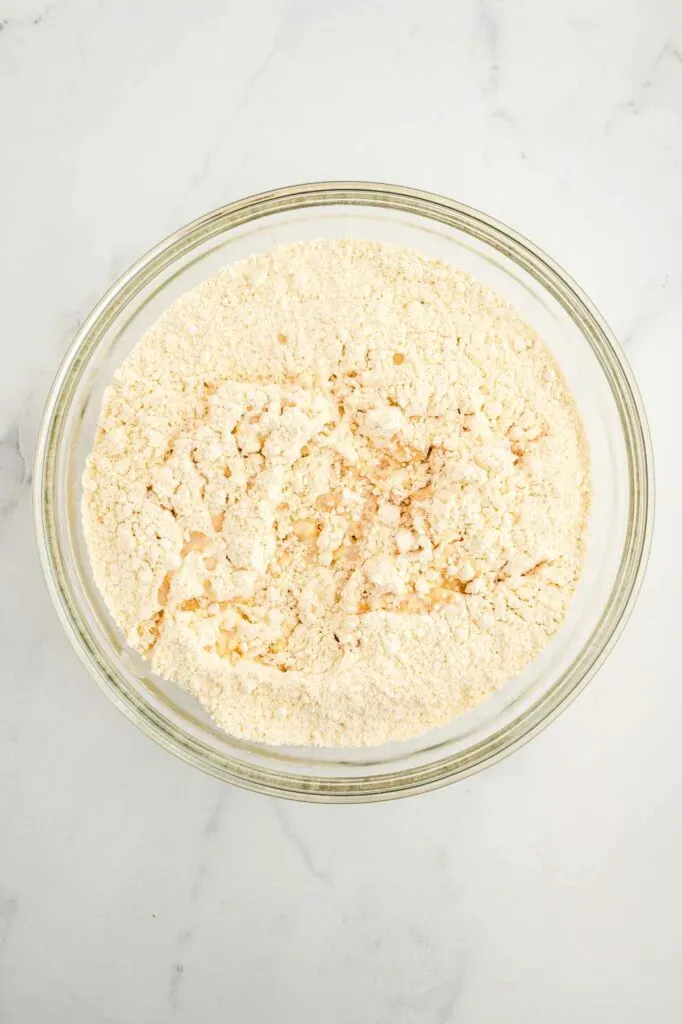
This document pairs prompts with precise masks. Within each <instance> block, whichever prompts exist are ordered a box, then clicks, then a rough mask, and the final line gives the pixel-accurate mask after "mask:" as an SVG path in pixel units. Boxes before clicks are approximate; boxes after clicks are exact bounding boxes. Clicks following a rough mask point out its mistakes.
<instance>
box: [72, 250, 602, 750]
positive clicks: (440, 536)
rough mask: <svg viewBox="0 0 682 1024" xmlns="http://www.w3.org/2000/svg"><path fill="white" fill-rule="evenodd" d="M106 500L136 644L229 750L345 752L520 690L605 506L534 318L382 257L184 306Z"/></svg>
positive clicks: (109, 424)
mask: <svg viewBox="0 0 682 1024" xmlns="http://www.w3.org/2000/svg"><path fill="white" fill-rule="evenodd" d="M83 487H84V496H83V521H84V525H85V534H86V539H87V544H88V549H89V553H90V558H91V562H92V567H93V571H94V575H95V579H96V582H97V585H98V586H99V588H100V590H101V591H102V594H103V595H104V598H105V600H106V603H107V606H108V608H109V610H110V612H111V614H112V615H113V617H114V619H115V620H116V622H117V623H118V625H119V626H120V627H121V629H123V630H124V632H125V635H126V638H127V640H128V643H129V644H131V645H132V646H133V647H134V648H135V649H136V650H137V651H140V652H141V653H142V654H144V655H145V656H147V657H148V658H150V660H151V663H152V665H153V667H154V669H155V670H156V671H157V672H158V673H160V674H161V675H162V676H164V677H165V678H167V679H170V680H176V681H177V682H178V683H180V684H182V685H183V686H184V687H185V688H186V689H188V690H189V691H190V692H191V693H194V694H196V695H197V696H198V697H199V699H200V700H201V702H202V704H203V705H204V706H205V707H206V708H207V709H208V711H209V712H210V713H211V715H213V717H214V718H215V720H216V721H217V722H218V724H219V725H220V726H222V727H223V728H224V729H225V730H226V731H228V732H229V733H231V734H233V735H235V736H238V737H244V738H248V739H252V740H259V741H264V742H266V743H274V744H302V745H329V746H339V745H343V746H357V745H369V744H377V743H382V742H385V741H388V740H399V739H404V738H406V737H411V736H415V735H418V734H420V733H423V732H424V731H426V730H427V729H430V728H432V727H435V726H438V725H442V724H443V723H445V722H447V721H448V720H449V719H451V718H452V717H453V716H455V715H458V714H460V713H461V712H463V711H465V710H467V709H468V708H471V707H472V706H474V705H475V704H477V703H478V702H479V701H481V700H482V699H483V698H484V697H485V696H486V695H487V694H489V693H490V692H491V691H493V690H494V689H496V688H498V687H499V686H500V685H501V684H502V683H504V681H505V680H507V679H509V678H510V677H512V676H514V675H516V674H517V673H518V672H520V670H521V669H523V668H524V666H525V665H527V664H528V662H530V661H531V659H533V658H534V657H535V656H536V655H537V654H538V652H539V651H540V650H541V649H542V648H543V647H544V646H545V645H546V644H547V642H548V641H549V639H550V638H551V636H552V635H553V633H555V631H556V630H557V629H558V628H559V626H560V625H561V623H562V621H563V619H564V616H565V614H566V611H567V608H568V605H569V603H570V600H571V597H572V594H573V592H574V590H575V587H576V583H577V580H578V577H579V575H580V571H581V567H582V564H583V557H584V547H585V540H586V529H587V513H588V506H589V492H590V484H589V464H588V453H587V447H586V443H585V437H584V432H583V429H582V425H581V422H580V419H579V415H578V412H577V409H576V404H575V402H574V399H573V397H572V396H571V394H570V392H569V390H568V388H567V385H566V383H565V381H564V379H563V377H562V375H561V373H560V372H559V370H558V368H557V366H556V364H555V362H554V360H553V358H552V356H551V355H550V353H549V352H548V350H547V349H546V348H545V346H544V345H543V343H542V342H541V341H540V339H539V338H538V337H537V335H536V334H535V333H534V331H533V330H532V329H531V328H530V327H529V326H528V325H527V324H526V323H524V321H523V320H522V319H521V317H520V315H519V314H518V313H517V311H516V310H515V309H514V308H513V307H511V306H510V305H509V304H508V303H507V302H505V301H504V300H503V299H501V298H500V297H499V296H498V295H496V294H495V293H494V292H491V291H489V290H487V289H486V288H485V287H483V286H482V285H481V284H479V283H478V282H476V281H474V280H472V279H471V278H470V277H469V276H468V275H467V274H465V273H463V272H461V271H459V270H456V269H455V268H453V267H451V266H449V265H447V264H446V263H443V262H440V261H437V260H431V259H426V258H424V257H422V256H420V255H419V254H418V253H416V252H411V251H408V250H403V249H398V248H394V247H392V246H389V245H381V244H377V243H374V242H365V241H358V240H346V241H323V240H320V241H314V242H305V243H297V244H294V245H287V246H282V247H280V248H278V249H275V250H273V251H271V252H267V253H265V254H263V255H260V256H254V257H252V258H250V259H248V260H245V261H243V262H241V263H237V264H234V265H233V266H230V267H226V268H225V269H224V270H221V271H220V272H219V273H218V274H217V275H216V276H215V277H214V278H212V279H211V280H209V281H205V282H204V283H202V284H200V285H199V286H198V287H197V288H194V289H193V290H192V291H191V292H189V293H187V294H186V295H184V296H183V297H182V298H181V299H179V300H178V301H177V302H175V303H174V304H173V305H172V306H171V307H170V308H169V309H168V310H167V311H166V312H165V313H164V314H163V315H162V316H161V317H160V319H159V320H158V321H157V323H156V324H154V326H153V327H152V328H151V329H150V330H149V331H148V332H147V333H146V334H145V335H144V337H143V338H142V339H141V341H140V342H139V343H138V345H137V346H136V348H135V349H134V350H133V352H132V353H131V354H130V356H129V357H128V358H127V359H126V361H125V362H124V364H123V365H122V366H121V367H120V369H119V370H118V372H117V373H116V375H115V378H114V381H113V383H112V384H111V386H110V387H109V388H108V389H107V391H106V393H105V395H104V400H103V406H102V411H101V415H100V419H99V428H98V431H97V437H96V440H95V445H94V449H93V451H92V454H91V455H90V456H89V458H88V461H87V468H86V470H85V473H84V477H83Z"/></svg>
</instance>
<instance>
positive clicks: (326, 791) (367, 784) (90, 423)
mask: <svg viewBox="0 0 682 1024" xmlns="http://www.w3.org/2000/svg"><path fill="white" fill-rule="evenodd" d="M349 236H355V237H361V238H370V239H375V240H379V241H386V242H392V243H394V244H397V245H402V246H411V247H413V248H415V249H418V250H420V251H421V252H423V253H425V254H427V255H428V256H435V257H441V258H442V259H445V260H448V261H449V262H450V263H453V264H455V265H457V266H459V267H462V268H463V269H465V270H467V271H469V272H470V273H472V274H473V275H475V276H476V277H477V278H479V279H480V280H481V281H483V282H485V283H486V284H487V285H489V286H490V287H491V288H493V289H495V290H496V291H498V292H499V293H500V294H501V295H504V296H505V297H506V298H507V299H509V300H510V301H511V302H512V303H513V304H514V305H515V306H516V307H517V308H518V309H519V310H520V311H521V312H522V313H523V314H524V316H525V318H526V319H527V320H528V321H529V322H530V323H531V324H532V325H533V326H534V327H535V328H536V329H537V331H538V332H539V333H540V335H541V336H542V338H544V340H545V342H546V343H547V345H549V347H550V348H551V350H552V351H553V353H554V355H555V357H556V359H557V361H558V362H559V364H560V366H561V367H562V368H563V370H564V372H565V374H566V377H567V379H568V381H569V384H570V385H571V387H572V389H573V391H574V393H575V395H576V396H577V399H578V402H579V405H580V410H581V412H582V415H583V418H584V421H585V426H586V430H587V434H588V438H589V441H590V447H591V457H592V472H593V480H594V503H593V508H592V514H591V520H590V545H589V551H588V558H587V564H586V567H585V572H584V576H583V579H582V581H581V584H580V587H579V590H578V593H577V595H576V598H575V600H574V602H573V605H572V608H571V612H570V615H569V617H568V620H567V622H566V623H565V625H564V627H563V628H562V629H561V630H560V631H559V633H558V634H557V635H556V636H555V638H554V639H553V640H552V642H551V644H550V645H549V647H548V648H547V649H546V650H545V651H544V652H543V653H542V655H541V656H540V657H539V658H537V660H536V661H534V662H533V663H532V664H531V665H530V666H529V667H528V668H527V669H526V670H525V671H524V672H523V673H522V675H521V676H519V677H518V678H516V679H514V680H512V681H511V682H510V683H508V684H507V685H506V686H505V687H504V688H503V689H501V690H500V691H499V692H498V693H496V694H495V695H494V696H492V697H491V698H489V699H488V700H487V701H486V702H484V703H483V704H482V705H480V706H479V707H478V708H476V709H475V710H474V711H471V712H469V713H467V714H466V715H463V716H462V717H460V718H457V719H455V720H454V721H452V722H451V723H450V724H449V725H447V726H446V727H443V728H441V729H438V730H434V731H433V732H431V733H428V734H427V735H425V736H421V737H419V738H418V739H415V740H412V741H410V742H404V743H398V744H388V745H385V746H382V747H375V748H369V749H348V750H338V749H335V750H330V749H328V750H325V749H320V750H318V749H298V748H297V749H284V748H275V747H267V746H263V745H259V744H256V743H247V742H242V741H239V740H237V739H234V738H232V737H231V736H228V735H226V734H225V733H223V732H221V731H219V730H218V729H217V728H216V727H215V726H214V725H213V724H212V722H211V721H210V719H209V718H208V717H207V715H206V714H205V713H204V712H203V710H202V708H201V707H200V705H199V704H198V702H197V701H195V700H194V698H192V697H190V696H189V695H188V694H187V693H185V692H184V691H183V690H182V689H181V688H180V687H179V686H176V685H174V684H172V683H167V682H165V681H164V680H163V679H160V678H159V677H158V676H156V675H155V674H154V673H153V672H151V671H150V668H149V665H148V664H147V663H146V662H144V661H143V660H142V659H141V658H140V657H138V656H137V655H136V654H135V653H134V652H133V651H131V650H129V649H128V648H127V647H126V645H125V643H124V641H123V637H122V636H121V634H120V633H119V632H118V630H117V628H116V627H115V625H114V623H113V620H112V619H111V617H110V615H109V614H108V612H107V610H106V608H105V606H104V603H103V601H102V598H101V596H100V594H99V593H98V591H97V589H96V587H95V584H94V582H93V579H92V574H91V571H90V566H89V562H88V556H87V552H86V548H85V543H84V538H83V531H82V527H81V520H80V497H81V484H80V479H81V472H82V470H83V465H84V460H85V457H86V455H87V454H88V452H89V451H90V449H91V447H92V443H93V438H94V431H95V424H96V421H97V417H98V413H99V408H100V402H101V398H102V392H103V390H104V388H105V386H106V384H107V383H108V382H109V380H110V378H111V376H112V374H113V372H114V370H115V369H116V368H117V367H118V366H119V365H120V364H121V363H122V362H123V360H124V359H125V357H126V356H127V355H128V353H129V352H130V350H131V348H132V347H133V346H134V345H135V343H136V342H137V340H138V339H139V337H140V335H141V334H142V333H143V332H144V331H145V330H146V329H147V328H148V327H149V326H150V325H151V324H152V323H153V322H154V320H156V318H157V317H158V316H159V314H160V313H161V312H162V311H163V310H164V309H165V308H166V307H167V306H169V305H170V303H171V302H173V301H174V300H175V299H176V298H177V297H178V296H179V295H181V294H182V293H183V292H186V291H187V290H188V289H189V288H192V287H193V286H194V285H195V284H197V283H198V282H199V281H201V280H203V279H205V278H207V277H210V276H211V275H212V274H214V273H215V272H216V271H217V270H218V268H219V267H221V266H223V265H224V264H226V263H230V262H232V261H233V260H235V259H239V258H243V257H246V256H249V255H250V254H252V253H255V252H259V251H263V250H265V249H268V248H270V247H272V246H274V245H277V244H279V243H281V242H290V241H294V240H297V239H305V238H315V237H328V238H341V237H349ZM34 500H35V506H34V507H35V519H36V531H37V539H38V547H39V550H40V556H41V560H42V565H43V570H44V573H45V578H46V580H47V584H48V587H49V590H50V593H51V595H52V599H53V601H54V603H55V606H56V608H57V611H58V613H59V616H60V618H61V621H62V623H63V625H64V628H65V630H66V632H67V634H68V636H69V638H70V640H71V642H72V643H73V645H74V647H75V648H76V650H77V652H78V654H79V655H80V657H81V658H82V660H83V661H84V663H85V665H86V666H87V668H88V670H89V672H90V674H91V675H92V676H93V678H94V679H95V680H96V681H97V682H98V683H99V684H100V686H101V687H102V688H103V689H104V690H105V692H106V693H107V694H108V695H109V696H110V697H111V699H112V700H113V701H114V703H115V704H116V705H117V706H118V707H119V708H121V710H122V711H124V712H125V714H126V715H128V717H129V718H131V719H132V721H133V722H135V724H136V725H138V726H139V727H140V728H141V729H142V730H143V731H144V732H146V733H147V734H148V735H149V736H151V737H153V738H154V739H155V740H157V742H159V743H161V744H162V745H163V746H164V747H167V748H168V749H169V750H171V751H173V752H174V753H175V754H178V755H179V756H180V757H182V758H184V759H185V760H186V761H189V762H190V763H191V764H194V765H196V766H197V767H199V768H202V769H204V770H205V771H207V772H210V773H211V774H212V775H215V776H217V777H218V778H221V779H224V780H226V781H228V782H232V783H235V784H237V785H240V786H245V787H248V788H250V789H255V790H259V791H261V792H265V793H270V794H275V795H279V796H288V797H294V798H298V799H303V800H326V801H362V800H377V799H384V798H389V797H396V796H401V795H405V794H409V793H418V792H422V791H425V790H428V789H432V788H434V787H436V786H440V785H443V784H444V783H446V782H452V781H453V780H455V779H461V778H462V777H464V776H466V775H469V774H471V773H472V772H474V771H477V770H478V769H480V768H482V767H484V766H485V765H489V764H492V763H493V762H494V761H497V760H499V759H500V758H501V757H503V756H505V755H506V754H508V753H510V752H511V751H512V750H514V749H515V748H516V747H518V746H520V745H521V744H522V743H524V742H525V741H526V740H528V739H529V738H530V737H531V736H532V735H533V734H534V733H536V732H538V731H539V730H540V729H541V728H543V727H544V726H545V725H547V723H548V722H550V721H551V719H552V718H554V717H555V716H556V715H557V714H558V713H559V712H560V711H561V710H562V708H564V707H565V706H566V705H567V704H568V702H569V701H570V700H572V699H573V698H574V697H575V696H576V694H577V693H578V692H579V691H580V690H581V689H582V687H583V686H585V684H586V683H587V682H588V680H589V679H590V678H591V677H592V675H593V674H594V672H595V671H596V669H597V668H598V667H599V665H600V664H601V663H602V662H603V661H604V659H605V658H606V656H607V654H608V653H609V651H610V649H611V648H612V646H613V644H614V642H615V640H616V638H617V637H618V635H619V633H620V631H621V630H622V628H623V625H624V623H625V621H626V619H627V617H628V614H629V612H630V610H631V608H632V605H633V602H634V600H635V597H636V594H637V591H638V589H639V585H640V583H641V579H642V575H643V572H644V568H645V563H646V559H647V554H648V549H649V542H650V537H651V529H652V520H653V473H652V456H651V447H650V440H649V435H648V430H647V426H646V420H645V415H644V411H643V408H642V403H641V399H640V397H639V394H638V391H637V387H636V385H635V383H634V381H633V378H632V374H631V372H630V369H629V368H628V366H627V363H626V361H625V359H624V357H623V354H622V352H621V351H620V349H619V347H618V345H617V343H616V341H615V339H614V338H613V335H612V334H611V332H610V331H609V329H608V327H607V326H606V324H605V323H604V321H603V320H602V318H601V317H600V315H599V313H598V312H597V311H596V309H595V308H594V306H593V305H592V304H591V302H590V301H589V299H587V298H586V296H585V295H584V294H583V293H582V292H581V291H580V289H579V288H578V287H577V285H576V284H575V283H574V282H573V281H572V280H571V279H570V278H569V277H568V276H567V275H566V274H565V273H564V272H563V270H561V268H560V267H558V266H557V265H556V263H554V262H553V261H552V260H551V259H550V258H549V257H548V256H546V255H545V254H544V253H543V252H541V251H540V250H539V249H537V248H536V247H535V246H534V245H532V244H531V243H530V242H528V241H526V240H525V239H524V238H521V237H520V236H519V235H517V234H516V233H515V232H514V231H511V230H510V229H509V228H507V227H505V226H504V225H502V224H499V223H497V222H496V221H494V220H492V219H491V218H489V217H486V216H485V215H484V214H481V213H478V212H477V211H476V210H472V209H469V208H468V207H465V206H462V205H460V204H459V203H456V202H453V201H452V200H449V199H444V198H442V197H440V196H436V195H431V194H428V193H425V192H419V191H416V190H414V189H408V188H398V187H395V186H388V185H377V184H368V183H361V182H326V183H321V184H312V185H300V186H292V187H290V188H284V189H278V190H277V191H273V192H267V193H264V194H263V195H258V196H253V197H251V198H249V199H244V200H242V201H241V202H237V203H231V204H230V205H229V206H225V207H223V208H222V209H219V210H215V211H214V212H213V213H209V214H207V215H206V216H204V217H200V218H199V219H198V220H196V221H194V222H193V223H191V224H189V225H187V226H186V227H184V228H182V229H181V230H180V231H177V232H176V233H175V234H173V235H171V236H170V238H167V239H166V240H165V241H163V242H161V243H160V244H159V245H157V246H156V248H154V249H152V251H151V252H149V253H148V254H147V255H146V256H144V257H143V258H142V259H141V260H139V261H138V262H137V263H136V264H135V265H134V266H133V267H131V268H130V270H129V271H128V272H127V273H125V274H124V275H123V277H121V278H120V280H119V281H117V282H116V284H114V285H113V287H112V288H110V290H109V291H108V292H107V293H106V295H104V297H103V298H102V299H101V301H100V302H99V303H98V304H97V306H96V307H95V309H94V310H93V311H92V313H91V314H90V316H89V317H88V318H87V319H86V320H85V322H84V324H83V326H82V327H81V329H80V330H79V331H78V334H77V335H76V337H75V338H74V340H73V343H72V344H71V347H70V348H69V350H68V352H67V354H66V358H65V359H64V362H63V363H62V366H61V368H60V370H59V372H58V374H57V377H56V380H55V382H54V384H53V387H52V390H51V392H50V395H49V398H48V401H47V405H46V408H45V414H44V418H43V422H42V425H41V429H40V435H39V439H38V447H37V454H36V467H35V490H34Z"/></svg>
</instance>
